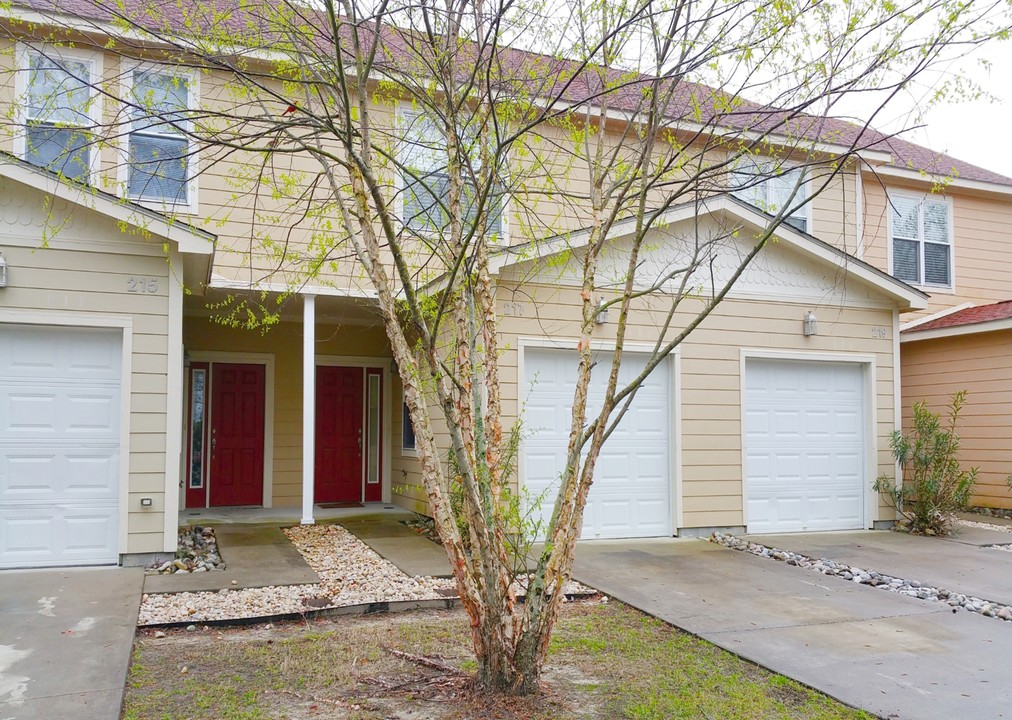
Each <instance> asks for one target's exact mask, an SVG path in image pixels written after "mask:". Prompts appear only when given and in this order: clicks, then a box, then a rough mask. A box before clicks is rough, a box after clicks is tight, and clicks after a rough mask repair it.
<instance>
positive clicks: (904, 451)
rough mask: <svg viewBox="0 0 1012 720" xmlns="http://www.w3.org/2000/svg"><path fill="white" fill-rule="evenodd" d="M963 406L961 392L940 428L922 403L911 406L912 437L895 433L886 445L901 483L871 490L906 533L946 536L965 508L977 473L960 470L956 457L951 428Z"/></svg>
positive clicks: (886, 480) (879, 483)
mask: <svg viewBox="0 0 1012 720" xmlns="http://www.w3.org/2000/svg"><path fill="white" fill-rule="evenodd" d="M965 402H966V391H965V390H961V391H960V392H957V393H955V394H954V395H953V396H952V401H951V402H950V403H949V411H948V414H947V416H946V419H945V422H944V423H943V421H942V418H941V417H940V416H939V414H938V413H934V412H931V411H930V410H928V408H927V406H926V405H925V404H924V403H923V402H919V403H916V404H914V425H913V432H911V434H910V435H903V433H901V432H899V431H896V432H894V433H893V436H892V439H891V440H890V442H889V446H890V447H891V448H892V452H893V457H895V458H896V462H897V463H899V465H900V468H901V470H902V473H903V483H902V484H900V485H899V486H897V484H896V483H895V482H894V480H893V478H890V477H886V476H882V477H880V478H879V479H878V480H876V481H875V485H874V488H875V490H876V491H877V492H880V493H882V494H883V495H884V496H885V497H886V499H887V501H888V502H889V504H890V505H891V506H892V507H894V508H895V509H896V511H897V512H898V513H899V514H900V515H901V516H902V517H903V521H904V523H905V525H906V527H907V528H908V529H909V530H910V531H911V532H916V533H923V534H926V535H948V534H949V533H950V532H951V530H952V522H953V520H954V519H955V513H956V512H957V511H959V510H965V509H966V508H967V506H968V505H969V503H970V495H971V493H972V492H973V486H974V484H975V483H976V482H977V468H971V469H970V470H963V469H962V467H961V466H960V463H959V458H958V457H957V455H958V452H959V434H958V433H957V432H956V423H957V421H958V420H959V413H960V411H961V410H962V409H963V405H964V404H965Z"/></svg>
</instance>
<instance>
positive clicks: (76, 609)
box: [0, 568, 144, 720]
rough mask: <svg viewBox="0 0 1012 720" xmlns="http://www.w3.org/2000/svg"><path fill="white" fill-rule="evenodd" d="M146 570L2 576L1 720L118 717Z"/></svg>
mask: <svg viewBox="0 0 1012 720" xmlns="http://www.w3.org/2000/svg"><path fill="white" fill-rule="evenodd" d="M143 578H144V576H143V573H142V571H141V569H140V568H74V569H65V568H64V569H59V570H5V571H3V572H2V573H0V607H2V612H3V615H2V621H0V718H2V720H29V719H31V720H36V719H38V720H118V718H119V716H120V712H121V708H122V705H123V686H124V683H125V682H126V674H127V668H128V667H129V664H130V652H131V649H132V648H133V639H134V632H135V631H136V629H137V609H138V606H139V605H140V596H141V583H142V581H143Z"/></svg>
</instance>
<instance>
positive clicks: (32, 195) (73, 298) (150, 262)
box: [0, 181, 173, 553]
mask: <svg viewBox="0 0 1012 720" xmlns="http://www.w3.org/2000/svg"><path fill="white" fill-rule="evenodd" d="M0 206H2V212H0V251H2V252H3V253H4V256H5V258H6V260H7V264H8V267H9V268H10V281H9V286H8V287H7V288H4V289H3V290H0V308H2V309H15V310H16V309H24V310H25V311H35V312H39V311H41V312H43V313H52V314H59V315H60V316H67V315H68V314H70V315H69V316H70V317H73V315H72V313H82V314H87V315H92V316H94V315H98V316H112V317H118V318H119V317H123V316H128V317H129V318H130V320H131V322H132V345H131V347H132V355H131V358H130V370H131V377H130V389H131V395H130V416H129V417H126V418H122V419H121V422H122V423H123V425H124V426H127V427H129V430H130V454H129V456H128V457H121V462H124V463H126V464H127V467H128V470H129V486H128V498H129V500H128V506H127V508H128V515H127V546H126V547H125V548H120V550H121V552H127V553H146V552H161V551H162V550H163V546H164V539H163V533H164V514H163V510H164V508H165V437H166V435H165V433H166V427H165V424H166V408H167V403H166V392H167V372H168V357H167V356H168V311H169V283H170V282H172V281H173V280H172V279H171V278H170V275H169V265H168V262H167V259H166V257H165V255H164V254H163V251H162V247H161V245H160V244H159V243H157V242H154V241H152V242H144V241H143V240H141V239H139V238H134V237H129V236H127V235H124V234H123V233H122V232H121V231H120V229H119V227H118V226H117V225H116V223H115V222H113V221H111V220H109V219H107V218H104V217H102V216H100V215H98V214H97V213H94V212H92V211H89V210H85V209H84V208H81V207H74V208H70V207H69V206H67V205H66V204H64V203H63V202H62V201H57V202H55V204H54V205H53V207H52V208H51V209H47V208H46V207H45V206H44V204H43V203H42V202H40V195H39V193H38V192H37V191H32V190H28V189H27V188H25V187H24V186H21V185H19V184H17V183H14V182H13V181H0ZM44 235H46V236H48V237H51V239H50V240H49V241H48V244H47V245H46V246H43V244H44V243H43V236H44ZM131 277H145V278H155V279H157V284H158V291H157V292H156V293H146V292H145V293H131V292H128V287H129V285H128V283H129V279H130V278H131ZM74 324H77V325H80V326H87V325H88V321H87V320H86V319H82V320H80V321H79V322H78V323H74ZM142 494H143V495H144V496H145V497H150V498H152V500H153V507H152V508H151V509H143V510H142V509H141V507H140V501H139V498H140V496H141V495H142Z"/></svg>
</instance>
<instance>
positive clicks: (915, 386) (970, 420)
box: [900, 330, 1012, 508]
mask: <svg viewBox="0 0 1012 720" xmlns="http://www.w3.org/2000/svg"><path fill="white" fill-rule="evenodd" d="M900 357H901V359H902V364H903V427H904V430H905V431H907V432H909V430H910V428H911V423H912V418H913V405H914V403H915V402H920V401H923V402H925V403H926V404H927V406H928V408H929V409H931V410H932V411H934V412H938V413H941V414H942V415H944V414H945V412H946V408H947V406H948V404H949V402H950V400H951V398H952V394H953V393H955V392H958V391H960V390H966V407H965V408H964V409H963V412H962V419H961V421H960V423H959V426H958V432H959V435H960V436H961V438H962V448H961V452H960V460H961V462H962V463H963V467H964V468H970V467H977V468H979V470H980V474H979V476H978V479H977V488H976V492H975V493H974V497H973V504H975V505H983V506H985V507H1000V508H1012V490H1010V489H1009V487H1008V485H1007V484H1006V482H1005V480H1006V478H1007V477H1008V476H1009V475H1010V474H1012V412H1010V410H1009V408H1010V407H1012V330H1000V331H996V332H982V333H975V334H972V335H960V336H956V337H949V338H937V339H934V340H921V341H919V342H905V343H903V345H902V346H901V348H900Z"/></svg>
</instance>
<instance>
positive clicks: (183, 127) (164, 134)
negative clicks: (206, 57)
mask: <svg viewBox="0 0 1012 720" xmlns="http://www.w3.org/2000/svg"><path fill="white" fill-rule="evenodd" d="M191 82H192V79H191V78H190V77H189V76H187V75H180V74H177V73H172V72H169V71H163V70H161V69H154V68H136V69H134V70H133V72H132V73H131V74H130V82H129V93H130V94H129V96H128V97H129V101H130V103H131V105H132V107H131V108H130V134H129V138H128V141H127V179H126V182H127V194H128V196H129V197H130V198H131V199H134V200H154V201H160V202H166V203H172V204H187V203H189V202H190V197H189V195H190V188H189V185H190V177H191V172H190V170H191V165H190V154H191V153H190V142H189V139H188V137H187V134H186V133H187V132H188V131H189V130H190V117H189V113H190V91H191V88H190V85H191Z"/></svg>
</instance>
